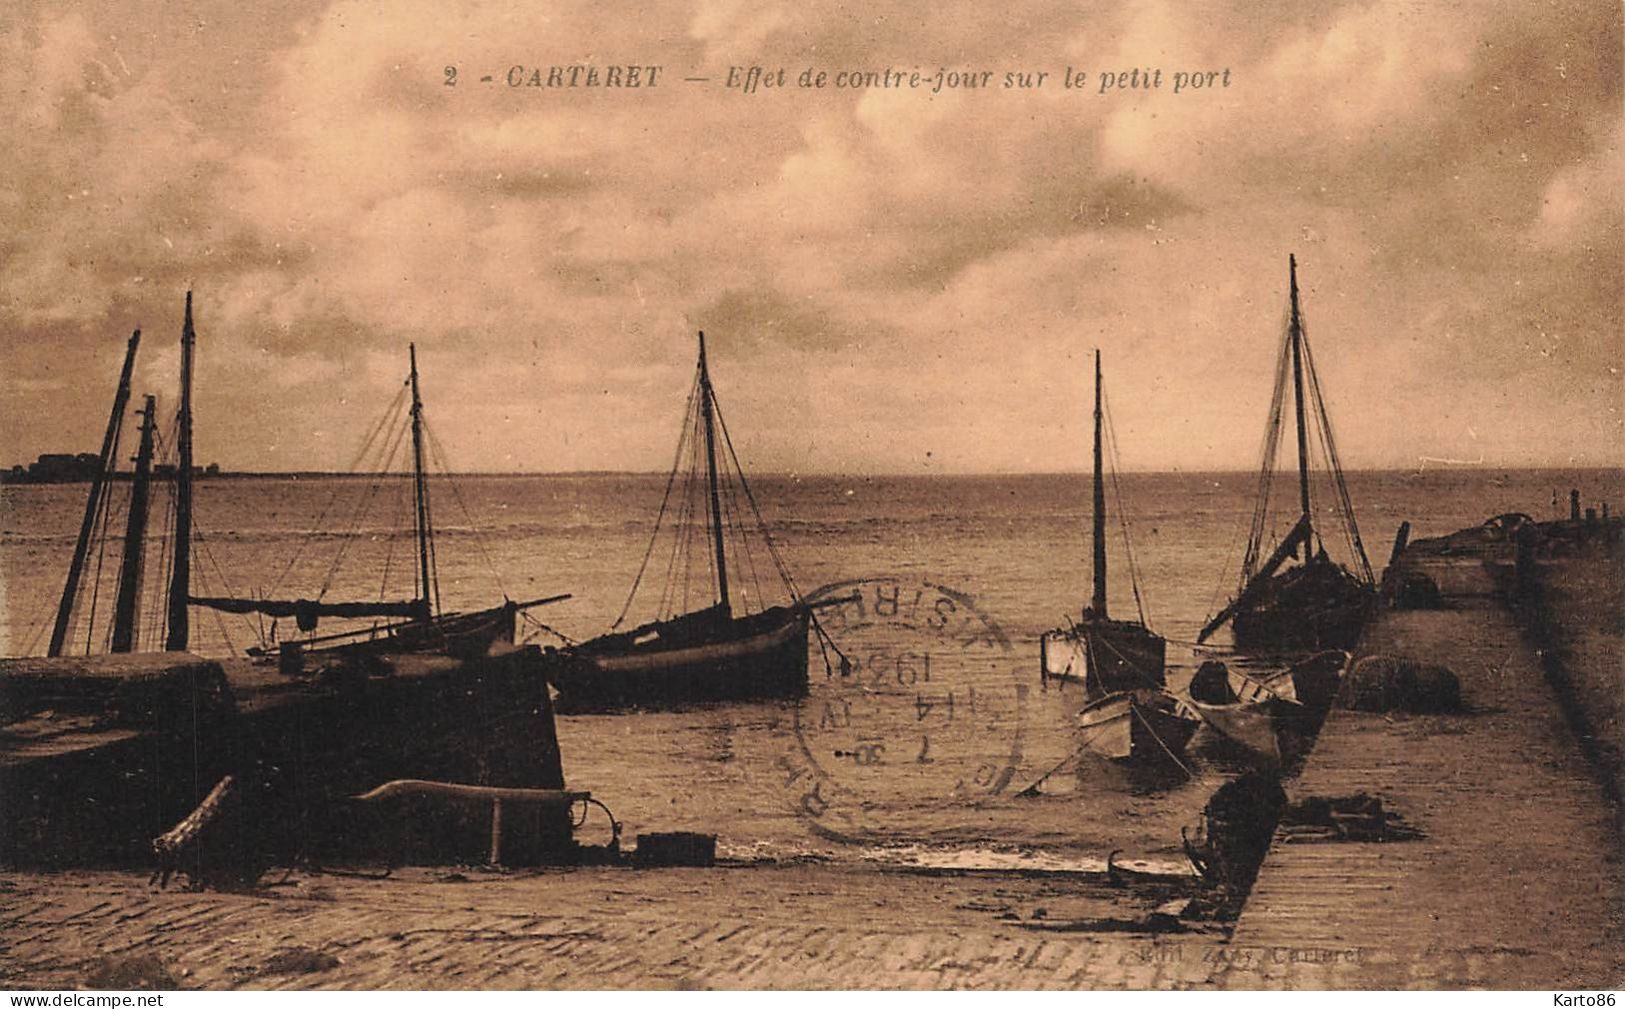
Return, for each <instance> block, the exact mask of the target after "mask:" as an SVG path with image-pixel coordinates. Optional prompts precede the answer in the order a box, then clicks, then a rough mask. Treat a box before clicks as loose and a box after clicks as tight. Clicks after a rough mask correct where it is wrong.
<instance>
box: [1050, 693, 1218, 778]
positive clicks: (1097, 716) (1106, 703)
mask: <svg viewBox="0 0 1625 1009" xmlns="http://www.w3.org/2000/svg"><path fill="white" fill-rule="evenodd" d="M1161 696H1162V697H1164V698H1166V700H1164V701H1162V702H1161V703H1159V700H1158V699H1157V698H1156V695H1153V699H1149V700H1148V699H1142V698H1140V697H1138V696H1136V695H1134V694H1132V693H1128V692H1120V693H1115V694H1107V695H1106V696H1105V697H1102V698H1100V699H1099V700H1096V701H1092V702H1090V703H1089V704H1088V705H1087V706H1086V707H1084V709H1083V710H1082V711H1080V712H1079V713H1078V728H1079V730H1080V732H1082V733H1083V734H1084V735H1085V745H1086V746H1088V748H1089V749H1090V750H1091V751H1092V752H1094V753H1095V754H1098V755H1099V756H1102V757H1105V758H1107V759H1108V760H1115V761H1122V762H1140V761H1146V760H1157V759H1163V760H1166V759H1168V758H1170V757H1177V756H1178V754H1180V753H1182V752H1184V750H1185V746H1186V745H1187V744H1188V743H1189V742H1190V740H1191V737H1192V736H1194V735H1195V734H1196V730H1197V729H1198V728H1200V727H1201V724H1202V723H1201V721H1200V719H1198V718H1196V717H1193V716H1191V715H1187V714H1184V713H1182V712H1181V711H1180V710H1179V706H1178V704H1176V703H1174V701H1173V698H1171V697H1166V695H1161Z"/></svg>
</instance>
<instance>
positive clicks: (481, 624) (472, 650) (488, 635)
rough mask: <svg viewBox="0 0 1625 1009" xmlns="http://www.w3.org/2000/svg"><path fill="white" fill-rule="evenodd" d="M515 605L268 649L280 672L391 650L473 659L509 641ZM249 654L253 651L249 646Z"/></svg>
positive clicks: (368, 660)
mask: <svg viewBox="0 0 1625 1009" xmlns="http://www.w3.org/2000/svg"><path fill="white" fill-rule="evenodd" d="M514 612H515V608H514V606H513V605H512V604H510V603H504V604H503V605H501V606H493V607H491V608H490V609H486V610H476V611H474V612H472V613H448V614H445V615H444V616H440V617H436V618H435V619H434V620H433V621H431V622H430V623H429V624H428V626H424V625H421V624H418V623H405V624H397V625H394V626H393V627H391V628H389V629H388V630H386V631H382V632H380V633H379V634H378V636H376V637H364V638H360V639H359V640H354V639H350V640H343V641H339V642H336V643H333V644H327V645H320V644H318V645H315V646H311V647H305V646H304V645H302V644H301V643H300V642H299V641H297V640H295V641H285V642H283V643H282V645H281V646H279V647H277V648H275V649H272V650H271V652H270V653H269V654H273V655H275V656H276V657H277V658H278V660H279V661H280V663H281V665H282V668H283V670H284V671H285V672H289V673H298V672H304V671H308V670H311V669H320V668H328V667H332V666H342V665H355V664H360V665H369V664H372V663H373V662H375V661H379V660H382V659H383V658H385V657H387V656H391V655H447V656H450V657H452V658H457V659H477V658H480V657H481V656H485V655H489V654H491V650H492V649H493V648H496V647H497V646H499V645H512V644H514V643H515V635H514ZM250 654H258V653H255V652H252V651H251V652H250Z"/></svg>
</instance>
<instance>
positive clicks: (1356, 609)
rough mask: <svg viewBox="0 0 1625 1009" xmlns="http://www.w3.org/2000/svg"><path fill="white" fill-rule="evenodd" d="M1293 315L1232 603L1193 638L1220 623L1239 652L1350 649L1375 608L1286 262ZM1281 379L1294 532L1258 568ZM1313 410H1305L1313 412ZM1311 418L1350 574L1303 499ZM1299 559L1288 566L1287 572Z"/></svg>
mask: <svg viewBox="0 0 1625 1009" xmlns="http://www.w3.org/2000/svg"><path fill="white" fill-rule="evenodd" d="M1288 264H1289V274H1290V289H1291V293H1290V316H1289V319H1288V324H1287V331H1286V336H1285V339H1284V340H1283V341H1282V348H1281V354H1280V357H1279V359H1278V360H1277V365H1276V372H1275V392H1274V396H1273V398H1272V400H1271V404H1270V414H1269V420H1268V425H1267V427H1266V429H1265V438H1264V457H1263V463H1262V467H1261V472H1260V476H1259V485H1258V497H1257V501H1256V503H1255V505H1254V509H1253V521H1252V529H1251V531H1250V533H1249V535H1248V540H1247V550H1246V553H1245V554H1244V555H1243V559H1242V567H1241V578H1240V583H1239V587H1238V589H1237V590H1236V593H1235V595H1234V596H1233V597H1232V598H1231V600H1230V602H1229V603H1228V604H1227V605H1226V606H1225V607H1224V608H1223V609H1222V610H1220V611H1219V612H1218V614H1216V615H1215V616H1214V617H1213V618H1212V619H1210V620H1209V621H1208V622H1207V624H1206V625H1205V626H1203V628H1202V630H1201V632H1200V633H1199V634H1198V635H1197V640H1198V641H1206V640H1207V639H1208V638H1209V637H1211V636H1212V635H1213V634H1214V633H1215V632H1216V631H1218V630H1219V628H1221V627H1223V626H1224V625H1225V624H1226V623H1228V624H1230V625H1231V631H1232V634H1233V636H1234V639H1235V644H1236V647H1237V648H1238V649H1240V650H1243V651H1252V652H1287V651H1314V650H1320V649H1327V648H1341V649H1347V648H1352V647H1353V646H1354V643H1355V642H1356V640H1358V638H1359V636H1360V632H1361V630H1362V629H1363V628H1364V626H1365V622H1366V620H1367V619H1368V618H1369V617H1370V615H1371V612H1372V610H1373V609H1374V607H1375V605H1376V601H1377V592H1376V581H1375V579H1374V578H1373V577H1372V575H1371V562H1370V561H1369V560H1368V559H1367V558H1366V554H1365V547H1364V545H1363V544H1362V543H1361V541H1360V532H1359V528H1358V526H1357V525H1356V524H1355V521H1354V507H1353V504H1352V503H1351V501H1350V499H1349V494H1348V486H1347V484H1346V482H1345V481H1344V479H1343V468H1342V464H1341V463H1340V462H1339V460H1338V456H1337V446H1336V442H1335V440H1334V439H1333V437H1332V425H1331V419H1330V418H1329V417H1328V416H1327V413H1326V404H1325V400H1324V398H1323V397H1322V395H1321V391H1320V380H1319V377H1318V376H1317V375H1316V372H1315V366H1314V357H1313V355H1312V354H1311V353H1310V350H1309V341H1308V337H1307V335H1306V333H1305V331H1304V324H1303V315H1302V311H1301V309H1300V305H1299V298H1298V264H1297V259H1296V257H1289V258H1288ZM1288 381H1290V382H1291V385H1292V400H1293V407H1294V415H1295V418H1296V422H1297V446H1298V504H1299V516H1298V520H1297V522H1296V523H1294V524H1293V526H1292V528H1291V530H1290V531H1289V532H1288V533H1287V534H1286V536H1285V537H1283V538H1282V540H1281V542H1280V543H1279V544H1277V545H1276V547H1275V549H1274V550H1273V551H1271V552H1270V554H1269V555H1268V557H1266V558H1264V559H1263V562H1262V563H1259V560H1260V556H1261V554H1262V552H1263V551H1262V548H1263V541H1264V535H1265V528H1266V519H1267V517H1268V507H1269V492H1270V485H1271V483H1272V481H1273V477H1274V471H1275V458H1276V455H1277V452H1278V449H1279V446H1280V435H1281V420H1282V407H1283V405H1284V403H1285V398H1286V386H1287V383H1288ZM1311 406H1312V410H1311ZM1311 412H1313V414H1314V417H1315V420H1316V425H1315V434H1316V436H1317V440H1318V443H1319V445H1320V447H1321V449H1323V451H1324V456H1325V463H1326V468H1327V469H1328V471H1329V472H1330V474H1331V476H1332V479H1333V486H1334V488H1335V499H1334V503H1335V505H1336V510H1337V512H1338V514H1339V515H1340V517H1341V518H1342V521H1343V527H1344V531H1345V533H1346V537H1345V539H1346V542H1347V546H1348V548H1349V552H1350V554H1352V557H1353V563H1354V564H1355V565H1356V570H1352V571H1351V570H1350V569H1349V568H1347V567H1345V566H1344V565H1342V564H1339V563H1338V562H1337V561H1334V560H1333V559H1332V558H1331V556H1330V555H1329V554H1328V553H1327V552H1326V544H1325V542H1324V541H1323V540H1322V539H1321V536H1320V529H1319V528H1318V527H1317V525H1316V523H1315V521H1314V519H1313V511H1312V509H1311V506H1310V500H1309V473H1310V465H1309V455H1310V434H1309V429H1308V424H1307V417H1308V415H1309V414H1310V413H1311ZM1300 556H1301V558H1302V559H1301V561H1300V562H1299V563H1297V564H1295V565H1291V566H1285V565H1286V562H1287V561H1288V560H1290V559H1294V558H1298V557H1300Z"/></svg>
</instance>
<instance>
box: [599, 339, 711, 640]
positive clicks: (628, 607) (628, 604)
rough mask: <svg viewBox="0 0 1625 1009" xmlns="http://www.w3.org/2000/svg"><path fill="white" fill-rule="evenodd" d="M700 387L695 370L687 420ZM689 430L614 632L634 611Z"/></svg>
mask: <svg viewBox="0 0 1625 1009" xmlns="http://www.w3.org/2000/svg"><path fill="white" fill-rule="evenodd" d="M699 387H700V378H699V370H698V369H695V373H694V385H693V386H692V387H691V388H690V389H689V392H688V402H687V403H686V404H685V405H684V407H683V414H684V416H685V418H686V416H687V415H688V413H689V411H691V410H693V408H694V396H695V393H696V392H697V391H698V390H699ZM688 430H689V429H688V425H687V424H686V423H685V424H684V425H683V427H682V430H681V431H679V432H678V435H677V452H676V453H675V455H674V456H673V458H672V464H671V474H670V475H669V476H667V477H666V492H665V494H663V495H662V496H661V498H660V511H659V513H658V514H656V515H655V528H654V533H653V534H652V535H651V536H650V537H649V547H648V549H646V550H645V551H644V552H643V563H642V564H639V565H638V574H637V577H636V578H633V579H632V591H631V592H629V593H627V596H626V605H625V606H623V607H621V613H620V616H618V617H616V618H615V622H614V623H613V624H611V625H610V627H609V629H610V630H612V631H613V630H614V629H615V628H617V627H619V626H621V621H623V620H625V619H626V614H627V612H628V611H630V610H631V609H632V600H633V599H635V598H637V594H638V586H639V585H641V584H643V574H644V572H645V571H646V570H648V567H649V557H650V556H651V555H652V554H653V553H654V549H655V542H656V541H657V540H658V539H659V537H660V521H661V519H663V518H665V517H666V506H667V505H668V504H670V502H671V489H672V485H673V484H675V483H676V481H677V470H678V468H679V467H680V466H681V465H682V459H683V445H684V443H686V442H687V440H688ZM668 584H669V583H668Z"/></svg>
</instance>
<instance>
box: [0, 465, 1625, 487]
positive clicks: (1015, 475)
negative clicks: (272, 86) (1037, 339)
mask: <svg viewBox="0 0 1625 1009" xmlns="http://www.w3.org/2000/svg"><path fill="white" fill-rule="evenodd" d="M1345 472H1346V473H1349V474H1355V473H1358V474H1390V475H1405V474H1422V473H1446V472H1449V473H1554V474H1561V473H1566V474H1581V473H1614V474H1617V475H1619V476H1620V477H1622V478H1625V467H1620V466H1551V465H1546V466H1492V465H1489V464H1476V463H1475V464H1472V465H1431V466H1417V467H1405V468H1395V467H1374V468H1363V469H1348V470H1345ZM1257 474H1258V470H1257V468H1256V467H1250V468H1247V469H1212V470H1199V469H1188V470H1187V469H1172V470H1149V469H1148V470H1127V471H1125V473H1124V475H1125V476H1129V475H1132V476H1238V475H1246V476H1257ZM378 475H379V474H377V473H337V472H330V471H323V470H266V471H251V470H243V471H224V470H222V471H219V472H215V473H209V474H198V475H197V476H195V477H194V478H193V479H194V480H196V481H197V482H200V483H208V482H212V481H215V480H370V479H375V478H376V477H378ZM385 475H387V476H399V477H407V476H410V475H411V474H410V473H405V472H401V473H388V474H385ZM1088 475H1089V471H1088V470H1084V469H1076V470H1043V471H1023V472H1014V471H1012V472H992V473H947V472H943V473H920V472H914V473H896V472H889V473H849V472H833V471H819V472H808V473H793V472H775V471H762V472H760V473H756V474H753V475H752V479H757V480H763V479H766V480H796V479H809V480H820V479H840V480H914V479H930V480H935V479H945V478H946V479H960V480H1010V479H1017V480H1023V479H1032V478H1044V477H1086V476H1088ZM665 476H667V473H666V472H665V471H656V470H608V469H606V470H522V471H511V472H496V471H490V472H487V471H468V472H460V473H430V474H429V477H430V479H437V478H444V477H455V478H457V479H459V480H511V479H523V478H531V477H556V478H581V477H661V478H664V477H665ZM111 479H113V480H115V481H120V482H127V481H128V480H129V479H130V474H129V473H128V472H119V473H114V474H113V475H112V477H111ZM152 479H153V482H155V483H173V482H174V479H175V477H174V474H162V475H159V474H154V475H153V478H152ZM89 482H90V479H89V478H79V479H68V480H40V479H32V478H29V477H17V476H13V475H11V474H8V473H5V472H0V484H6V485H19V486H50V485H60V484H86V483H89Z"/></svg>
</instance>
